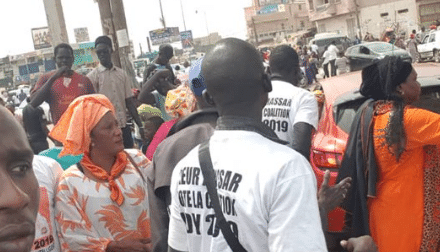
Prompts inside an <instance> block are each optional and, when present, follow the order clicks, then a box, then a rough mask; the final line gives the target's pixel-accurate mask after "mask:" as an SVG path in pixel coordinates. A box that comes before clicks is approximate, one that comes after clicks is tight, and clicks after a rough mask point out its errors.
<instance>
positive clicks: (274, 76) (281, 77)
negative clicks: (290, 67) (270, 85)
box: [270, 73, 298, 87]
mask: <svg viewBox="0 0 440 252" xmlns="http://www.w3.org/2000/svg"><path fill="white" fill-rule="evenodd" d="M270 79H271V80H274V81H277V80H279V81H284V82H287V83H290V84H292V85H293V86H295V87H296V86H298V83H297V82H295V81H293V80H292V78H289V77H287V76H285V75H282V74H279V73H274V74H272V75H271V76H270Z"/></svg>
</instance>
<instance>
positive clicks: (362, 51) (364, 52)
mask: <svg viewBox="0 0 440 252" xmlns="http://www.w3.org/2000/svg"><path fill="white" fill-rule="evenodd" d="M360 51H361V53H362V54H370V49H368V48H366V47H364V46H362V47H361V50H360Z"/></svg>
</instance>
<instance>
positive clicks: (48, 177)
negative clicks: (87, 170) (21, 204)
mask: <svg viewBox="0 0 440 252" xmlns="http://www.w3.org/2000/svg"><path fill="white" fill-rule="evenodd" d="M32 166H33V169H34V173H35V176H36V177H37V180H38V184H39V186H40V209H39V210H38V215H37V220H36V222H35V239H34V244H33V246H32V250H31V251H32V252H52V251H53V252H55V251H56V252H58V251H61V248H60V243H59V241H58V235H57V228H56V226H55V209H54V202H55V201H54V197H55V191H56V187H57V182H58V179H59V178H60V176H61V174H62V173H63V169H62V168H61V166H60V164H58V162H57V161H55V160H54V159H52V158H49V157H44V156H39V155H35V156H34V160H33V162H32Z"/></svg>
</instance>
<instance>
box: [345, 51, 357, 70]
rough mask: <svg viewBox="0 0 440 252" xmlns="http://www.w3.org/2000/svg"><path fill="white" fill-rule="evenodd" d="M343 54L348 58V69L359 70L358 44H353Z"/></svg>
mask: <svg viewBox="0 0 440 252" xmlns="http://www.w3.org/2000/svg"><path fill="white" fill-rule="evenodd" d="M345 56H346V57H347V59H348V65H349V69H350V71H356V70H359V69H360V67H359V46H353V47H350V48H349V49H348V50H347V52H346V53H345Z"/></svg>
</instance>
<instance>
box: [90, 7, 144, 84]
mask: <svg viewBox="0 0 440 252" xmlns="http://www.w3.org/2000/svg"><path fill="white" fill-rule="evenodd" d="M97 2H98V6H99V13H100V15H101V24H102V31H103V33H104V35H107V36H109V37H111V38H112V41H113V46H114V48H113V49H114V52H113V54H112V61H113V64H114V65H115V66H117V67H120V68H122V69H123V70H124V71H125V72H126V74H127V75H128V76H129V78H130V79H131V80H132V86H134V87H138V83H137V81H136V78H135V72H134V69H133V66H132V65H131V62H130V59H129V57H128V55H129V54H130V40H129V37H128V30H127V21H126V19H125V11H124V4H123V2H122V0H99V1H97Z"/></svg>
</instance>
